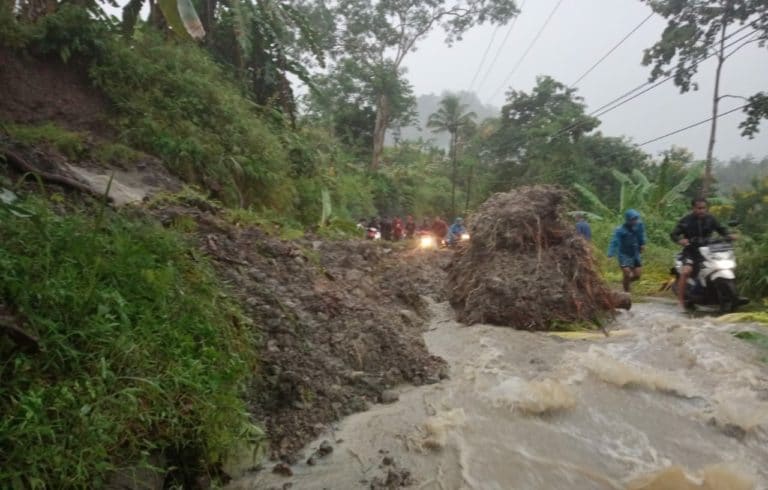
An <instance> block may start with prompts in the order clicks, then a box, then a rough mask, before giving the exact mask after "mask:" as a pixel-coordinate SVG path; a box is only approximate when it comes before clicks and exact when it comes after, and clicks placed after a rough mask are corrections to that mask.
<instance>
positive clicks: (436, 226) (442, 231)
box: [432, 216, 448, 243]
mask: <svg viewBox="0 0 768 490" xmlns="http://www.w3.org/2000/svg"><path fill="white" fill-rule="evenodd" d="M432 233H433V234H434V235H435V238H436V239H437V241H438V243H440V240H443V239H444V238H445V236H446V235H447V234H448V223H446V222H445V221H443V220H442V219H440V216H435V220H434V221H433V222H432Z"/></svg>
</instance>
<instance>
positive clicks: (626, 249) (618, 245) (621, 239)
mask: <svg viewBox="0 0 768 490" xmlns="http://www.w3.org/2000/svg"><path fill="white" fill-rule="evenodd" d="M644 249H645V225H644V224H643V222H642V221H640V213H638V212H637V211H635V210H634V209H628V210H627V212H626V213H624V224H622V225H619V226H618V227H616V229H615V230H614V231H613V237H611V244H610V246H609V247H608V257H613V256H614V255H615V256H616V257H617V259H618V261H619V267H620V268H621V272H622V273H623V274H624V277H623V280H622V286H624V292H627V293H628V292H629V284H630V283H631V282H634V281H637V280H638V279H640V275H641V274H642V272H643V267H642V266H643V261H642V259H641V258H640V254H641V253H642V252H643V250H644Z"/></svg>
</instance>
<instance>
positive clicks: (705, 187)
mask: <svg viewBox="0 0 768 490" xmlns="http://www.w3.org/2000/svg"><path fill="white" fill-rule="evenodd" d="M727 21H728V12H727V10H726V13H725V14H723V28H722V29H721V30H720V48H719V51H718V53H717V70H715V93H714V94H713V95H712V126H711V127H710V131H709V145H708V146H707V161H706V164H705V169H704V179H703V180H702V183H701V194H700V195H701V197H704V198H706V197H708V196H709V193H710V191H711V189H712V160H713V158H714V157H713V154H714V150H715V137H716V134H717V117H718V113H719V110H720V75H721V73H722V71H723V63H725V30H726V26H727Z"/></svg>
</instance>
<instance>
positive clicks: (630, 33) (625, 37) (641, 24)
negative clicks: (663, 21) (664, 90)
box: [570, 12, 654, 88]
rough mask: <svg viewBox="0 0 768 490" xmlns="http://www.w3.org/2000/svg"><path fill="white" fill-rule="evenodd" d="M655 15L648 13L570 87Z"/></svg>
mask: <svg viewBox="0 0 768 490" xmlns="http://www.w3.org/2000/svg"><path fill="white" fill-rule="evenodd" d="M653 15H654V12H651V13H650V14H648V17H646V18H645V19H643V21H642V22H640V23H639V24H637V26H635V28H634V29H632V30H631V31H629V34H627V35H626V36H624V37H623V38H621V40H620V41H619V42H618V43H617V44H616V45H615V46H614V47H612V48H611V49H610V50H608V52H607V53H605V54H604V55H603V57H602V58H600V59H599V60H597V61H596V62H595V64H593V65H592V66H590V67H589V69H588V70H587V71H585V72H584V73H583V74H582V75H581V76H580V77H579V78H578V79H577V80H576V81H575V82H573V83H572V84H571V86H570V88H573V87H575V86H576V85H577V84H578V83H579V82H580V81H582V80H584V78H586V76H587V75H589V74H590V73H592V70H594V69H595V68H597V67H598V66H599V65H600V63H602V62H603V61H605V60H606V58H608V57H609V56H610V55H611V54H612V53H613V52H614V51H616V50H617V49H618V48H619V46H621V45H622V44H624V42H626V40H627V39H629V38H630V37H631V36H632V34H634V33H635V32H637V30H638V29H640V28H641V27H643V24H645V23H646V22H648V21H649V20H650V19H651V17H653Z"/></svg>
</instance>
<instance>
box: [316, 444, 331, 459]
mask: <svg viewBox="0 0 768 490" xmlns="http://www.w3.org/2000/svg"><path fill="white" fill-rule="evenodd" d="M332 452H333V446H331V443H330V442H328V441H323V442H321V443H320V447H319V448H317V451H316V452H315V454H317V455H318V456H319V457H321V458H324V457H326V456H328V455H329V454H331V453H332Z"/></svg>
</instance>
